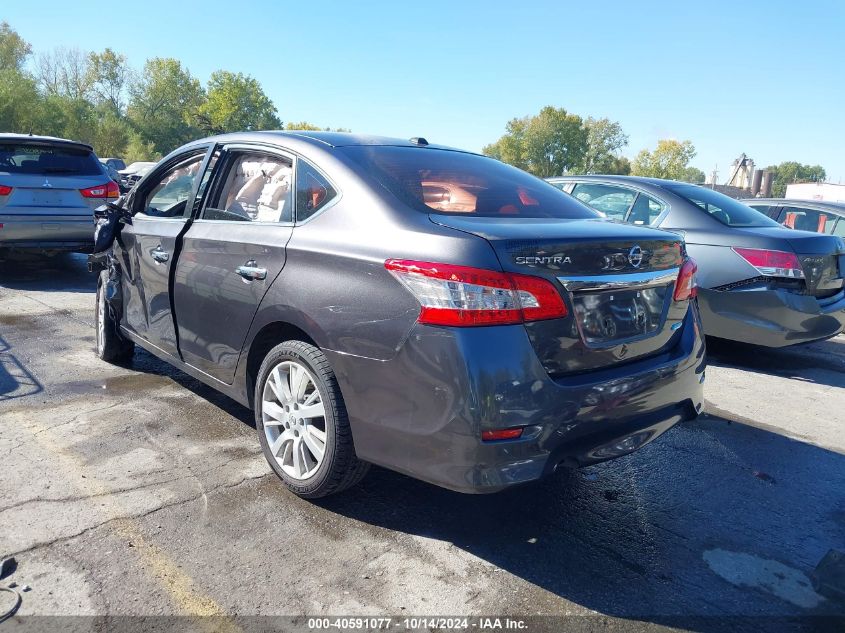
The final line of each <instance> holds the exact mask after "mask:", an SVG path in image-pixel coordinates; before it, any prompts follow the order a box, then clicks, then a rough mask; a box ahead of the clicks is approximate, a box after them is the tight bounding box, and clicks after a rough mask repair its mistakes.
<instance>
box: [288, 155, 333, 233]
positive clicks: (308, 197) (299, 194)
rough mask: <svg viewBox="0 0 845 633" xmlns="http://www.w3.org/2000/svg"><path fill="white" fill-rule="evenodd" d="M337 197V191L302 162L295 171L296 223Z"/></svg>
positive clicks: (317, 172)
mask: <svg viewBox="0 0 845 633" xmlns="http://www.w3.org/2000/svg"><path fill="white" fill-rule="evenodd" d="M336 196H337V191H336V190H335V188H334V187H332V184H331V183H330V182H329V181H328V180H326V178H325V176H323V175H322V174H321V173H320V172H319V171H317V170H316V169H315V168H314V167H313V166H311V165H309V164H308V163H307V162H305V161H304V160H300V161H299V163H298V166H297V170H296V221H297V222H302V221H303V220H306V219H308V218H310V217H311V216H312V215H314V214H315V213H317V211H319V210H320V209H322V208H323V207H325V206H326V205H327V204H328V203H329V202H331V201H332V200H333V199H334V198H335V197H336Z"/></svg>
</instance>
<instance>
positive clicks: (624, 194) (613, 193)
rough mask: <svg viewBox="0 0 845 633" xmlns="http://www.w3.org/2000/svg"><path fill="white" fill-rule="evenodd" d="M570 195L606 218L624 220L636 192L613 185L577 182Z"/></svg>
mask: <svg viewBox="0 0 845 633" xmlns="http://www.w3.org/2000/svg"><path fill="white" fill-rule="evenodd" d="M572 195H573V196H574V197H576V198H578V200H580V201H581V202H584V203H586V204H588V205H590V206H591V207H593V208H594V209H595V210H596V211H600V212H601V213H602V214H603V215H605V216H606V217H608V218H612V219H614V220H624V219H625V215H626V214H627V213H628V209H630V208H631V204H632V203H633V202H634V198H635V197H636V195H637V192H636V191H631V190H630V189H625V188H623V187H614V186H613V185H603V184H598V183H591V182H579V183H578V184H577V185H575V188H574V189H573V190H572Z"/></svg>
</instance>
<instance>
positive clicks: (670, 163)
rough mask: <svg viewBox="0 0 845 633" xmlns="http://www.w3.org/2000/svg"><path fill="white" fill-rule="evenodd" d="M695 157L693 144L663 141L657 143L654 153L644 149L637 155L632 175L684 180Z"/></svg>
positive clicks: (632, 166) (632, 167) (669, 140)
mask: <svg viewBox="0 0 845 633" xmlns="http://www.w3.org/2000/svg"><path fill="white" fill-rule="evenodd" d="M694 156H695V147H694V146H693V144H692V142H690V141H683V142H680V141H676V140H674V139H662V140H659V141H657V148H655V150H654V151H651V152H650V151H648V150H647V149H644V150H642V151H641V152H640V153H639V154H637V157H636V158H635V159H634V163H633V165H631V173H632V174H633V175H635V176H649V177H651V178H668V179H670V180H683V178H684V176H685V175H686V174H687V168H688V167H689V162H690V161H691V160H692V159H693V157H694Z"/></svg>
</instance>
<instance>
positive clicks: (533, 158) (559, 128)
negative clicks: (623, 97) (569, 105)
mask: <svg viewBox="0 0 845 633" xmlns="http://www.w3.org/2000/svg"><path fill="white" fill-rule="evenodd" d="M587 136H588V132H587V128H586V127H585V126H584V121H583V120H582V119H581V117H579V116H578V115H575V114H570V113H568V112H567V111H566V110H564V109H563V108H554V107H552V106H546V107H545V108H543V109H542V110H540V113H539V114H537V115H536V116H527V117H523V118H521V119H512V120H511V121H509V122H508V124H507V127H506V131H505V134H504V136H502V137H501V138H500V139H499V140H498V141H496V142H495V143H492V144H491V145H488V146H486V147H485V148H484V149H483V150H482V151H483V152H484V153H485V154H487V155H488V156H492V157H493V158H498V159H499V160H501V161H504V162H506V163H510V164H511V165H514V166H515V167H519V168H520V169H524V170H526V171H529V172H531V173H532V174H534V175H535V176H539V177H541V178H547V177H549V176H559V175H561V174H564V173H566V172H567V171H569V170H571V169H573V168H575V167H577V166H579V165H583V162H584V155H585V154H586V151H587Z"/></svg>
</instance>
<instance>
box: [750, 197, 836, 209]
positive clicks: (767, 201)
mask: <svg viewBox="0 0 845 633" xmlns="http://www.w3.org/2000/svg"><path fill="white" fill-rule="evenodd" d="M743 202H745V203H746V204H751V203H752V202H754V203H756V202H762V203H764V204H782V205H790V204H794V203H798V204H808V205H812V206H817V207H829V208H831V209H836V210H837V211H840V212H845V202H831V201H829V200H802V199H800V198H749V199H748V200H743Z"/></svg>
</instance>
